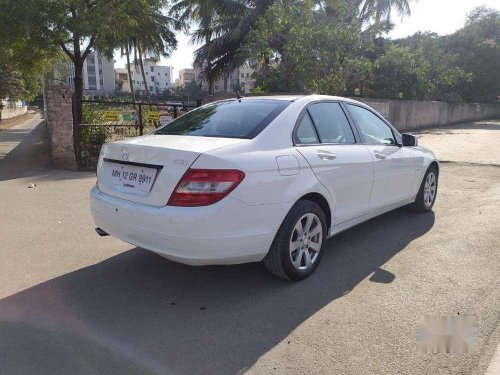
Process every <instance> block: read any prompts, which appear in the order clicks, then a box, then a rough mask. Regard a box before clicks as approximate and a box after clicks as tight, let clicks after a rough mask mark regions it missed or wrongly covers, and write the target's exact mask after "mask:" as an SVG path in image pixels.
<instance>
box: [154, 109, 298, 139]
mask: <svg viewBox="0 0 500 375" xmlns="http://www.w3.org/2000/svg"><path fill="white" fill-rule="evenodd" d="M290 103H291V102H290V101H287V100H275V99H251V100H244V99H243V100H231V101H225V102H219V103H214V104H209V105H205V106H203V107H200V108H197V109H195V110H193V111H190V112H188V113H186V114H185V115H183V116H181V117H179V118H177V119H175V120H174V121H172V122H171V123H169V124H167V125H165V126H163V127H161V128H159V129H158V130H156V131H155V132H154V134H164V135H193V136H200V137H221V138H247V139H251V138H254V137H255V136H256V135H257V134H259V133H260V132H261V131H262V130H263V129H264V128H265V127H266V126H267V125H269V123H270V122H271V121H272V120H274V119H275V118H276V116H278V115H279V114H280V113H281V112H282V111H283V110H284V109H285V108H286V107H287V106H288V105H289V104H290Z"/></svg>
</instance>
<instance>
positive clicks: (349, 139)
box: [294, 102, 373, 225]
mask: <svg viewBox="0 0 500 375" xmlns="http://www.w3.org/2000/svg"><path fill="white" fill-rule="evenodd" d="M357 137H358V136H357V135H355V132H353V129H352V128H351V125H350V124H349V121H348V119H347V117H346V115H345V113H344V110H343V108H342V106H341V104H340V103H338V102H318V103H313V104H310V105H309V106H308V107H307V108H306V110H305V111H304V112H303V113H302V115H301V117H300V118H299V121H298V124H297V126H296V131H295V133H294V144H295V147H296V148H297V150H298V151H299V152H300V153H301V154H302V155H303V156H304V157H305V158H306V159H307V161H308V162H309V164H310V166H311V168H312V170H313V171H314V174H315V175H316V177H317V178H318V179H319V181H320V182H321V183H322V184H323V185H324V186H325V187H326V188H327V189H328V190H329V191H330V193H331V195H332V197H333V200H334V208H333V211H334V212H333V223H332V224H333V225H338V224H340V223H343V222H345V221H348V220H351V219H354V218H357V217H359V216H362V215H365V214H367V213H368V211H369V208H370V196H371V189H372V184H373V159H372V157H371V154H370V151H368V149H367V148H366V147H365V146H363V145H362V144H361V143H360V139H359V138H357Z"/></svg>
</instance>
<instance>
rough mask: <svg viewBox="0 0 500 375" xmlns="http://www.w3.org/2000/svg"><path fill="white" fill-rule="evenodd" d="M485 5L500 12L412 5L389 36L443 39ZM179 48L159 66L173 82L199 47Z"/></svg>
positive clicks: (474, 1) (449, 0)
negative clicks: (169, 69)
mask: <svg viewBox="0 0 500 375" xmlns="http://www.w3.org/2000/svg"><path fill="white" fill-rule="evenodd" d="M481 5H486V6H487V7H490V8H496V9H500V2H499V0H418V2H416V1H412V2H411V3H410V7H411V15H410V16H406V17H405V18H403V19H402V20H401V19H400V17H399V16H396V15H395V16H394V19H393V22H394V23H395V27H394V30H392V31H391V32H390V33H389V35H388V36H389V37H390V38H392V39H397V38H403V37H406V36H408V35H412V34H415V33H416V32H417V31H433V32H436V33H438V34H440V35H445V34H451V33H453V32H454V31H456V30H458V29H460V28H461V27H462V26H463V25H464V23H465V19H466V17H467V14H468V13H469V12H470V11H471V10H472V9H473V8H475V7H477V6H481ZM177 41H178V48H177V50H175V51H174V52H173V53H172V55H171V56H170V57H169V58H166V59H165V58H162V59H161V62H160V64H162V65H171V66H173V67H174V74H173V77H174V79H175V78H177V77H178V75H179V70H180V69H184V68H191V67H192V65H193V52H194V51H195V50H196V48H197V46H195V45H193V44H192V43H191V42H190V38H189V36H187V35H185V34H183V33H179V34H177ZM115 60H116V63H115V67H117V68H123V67H125V59H123V58H121V57H120V54H119V53H115Z"/></svg>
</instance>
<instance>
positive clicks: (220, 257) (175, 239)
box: [90, 187, 290, 265]
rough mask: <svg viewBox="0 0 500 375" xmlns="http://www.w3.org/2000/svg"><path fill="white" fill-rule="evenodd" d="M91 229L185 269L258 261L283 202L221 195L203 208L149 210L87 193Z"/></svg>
mask: <svg viewBox="0 0 500 375" xmlns="http://www.w3.org/2000/svg"><path fill="white" fill-rule="evenodd" d="M90 208H91V211H92V216H93V217H94V221H95V224H96V227H99V228H101V229H102V230H104V231H106V232H107V233H109V234H111V235H112V236H114V237H117V238H119V239H121V240H122V241H125V242H128V243H130V244H133V245H135V246H139V247H142V248H144V249H146V250H150V251H153V252H155V253H158V254H160V255H162V256H164V257H165V258H168V259H171V260H173V261H176V262H179V263H185V264H190V265H209V264H237V263H247V262H256V261H260V260H262V258H264V256H265V255H266V254H267V252H268V250H269V247H270V246H271V243H272V241H273V239H274V236H275V234H276V231H277V230H278V228H279V226H280V225H281V222H282V220H283V218H284V216H285V215H286V213H287V212H288V210H289V208H290V207H289V205H288V204H283V205H281V204H279V205H272V206H270V205H260V206H249V205H247V204H245V203H243V202H241V201H239V200H237V199H234V198H231V197H226V198H225V199H223V200H222V201H220V202H218V203H216V204H213V205H210V206H206V207H171V206H165V207H152V206H148V205H144V204H140V203H135V202H130V201H127V200H124V199H120V198H116V197H113V196H110V195H107V194H103V193H102V192H101V191H100V190H99V189H98V188H97V187H94V188H92V190H91V192H90Z"/></svg>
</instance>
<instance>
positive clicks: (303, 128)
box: [295, 112, 319, 144]
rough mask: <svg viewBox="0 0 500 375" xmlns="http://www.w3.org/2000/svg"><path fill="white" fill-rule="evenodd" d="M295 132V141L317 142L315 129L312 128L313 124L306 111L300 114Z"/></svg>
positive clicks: (304, 142) (303, 142)
mask: <svg viewBox="0 0 500 375" xmlns="http://www.w3.org/2000/svg"><path fill="white" fill-rule="evenodd" d="M295 134H296V137H297V143H302V144H309V143H319V141H318V137H317V135H316V130H314V125H313V123H312V121H311V117H310V116H309V114H308V113H307V112H306V113H304V116H302V119H301V120H300V123H299V126H298V127H297V132H296V133H295Z"/></svg>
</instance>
